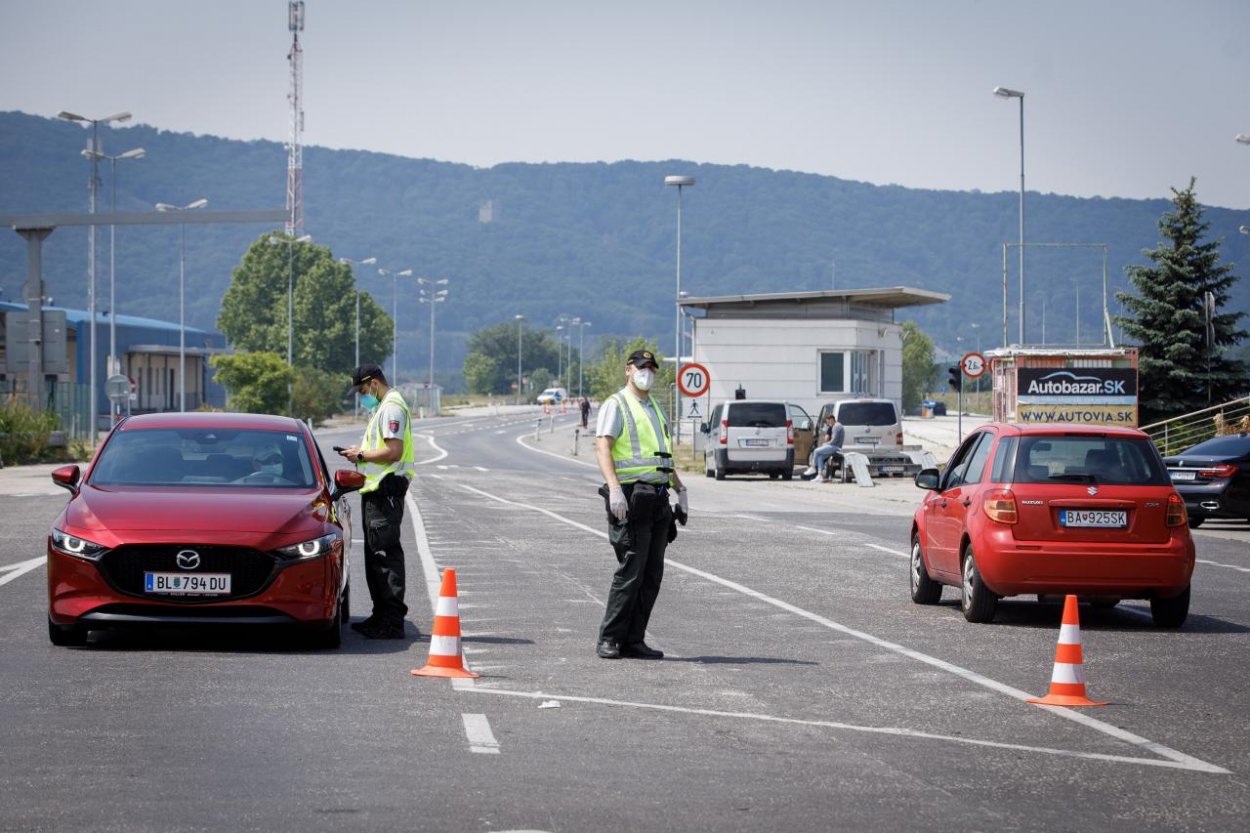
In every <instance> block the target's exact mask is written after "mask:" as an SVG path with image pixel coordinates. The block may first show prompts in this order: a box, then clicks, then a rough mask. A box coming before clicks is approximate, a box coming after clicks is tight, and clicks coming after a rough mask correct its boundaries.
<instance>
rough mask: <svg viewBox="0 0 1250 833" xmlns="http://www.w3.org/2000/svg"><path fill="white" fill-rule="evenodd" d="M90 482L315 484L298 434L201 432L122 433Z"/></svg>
mask: <svg viewBox="0 0 1250 833" xmlns="http://www.w3.org/2000/svg"><path fill="white" fill-rule="evenodd" d="M89 482H90V483H91V484H92V485H96V486H189V485H196V486H220V487H225V488H229V487H249V488H250V487H265V488H286V489H296V488H298V489H309V488H312V487H314V486H316V485H317V479H316V476H315V475H314V473H313V462H312V460H311V459H310V458H309V456H308V452H307V449H306V448H305V446H304V443H303V442H302V440H301V437H300V435H299V434H296V433H292V432H287V431H250V430H221V429H205V428H195V429H177V430H176V429H172V428H145V429H140V430H126V429H124V428H123V429H122V430H120V431H118V432H117V433H116V434H114V435H113V437H112V438H111V439H110V440H109V441H108V443H107V444H106V445H105V446H104V448H103V449H102V450H101V451H100V458H99V460H97V461H96V464H95V466H94V468H92V470H91V476H90V479H89Z"/></svg>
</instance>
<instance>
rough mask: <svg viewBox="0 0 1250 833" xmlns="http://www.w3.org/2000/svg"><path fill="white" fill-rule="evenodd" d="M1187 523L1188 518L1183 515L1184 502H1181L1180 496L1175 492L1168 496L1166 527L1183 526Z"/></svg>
mask: <svg viewBox="0 0 1250 833" xmlns="http://www.w3.org/2000/svg"><path fill="white" fill-rule="evenodd" d="M1187 523H1189V518H1188V516H1187V515H1186V514H1185V501H1183V500H1181V496H1180V495H1178V494H1177V493H1176V492H1173V493H1172V494H1170V495H1168V514H1167V525H1168V526H1184V525H1185V524H1187Z"/></svg>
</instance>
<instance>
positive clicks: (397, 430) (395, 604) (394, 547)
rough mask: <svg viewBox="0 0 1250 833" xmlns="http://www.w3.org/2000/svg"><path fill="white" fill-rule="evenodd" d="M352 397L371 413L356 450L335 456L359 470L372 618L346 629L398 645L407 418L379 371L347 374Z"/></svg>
mask: <svg viewBox="0 0 1250 833" xmlns="http://www.w3.org/2000/svg"><path fill="white" fill-rule="evenodd" d="M352 391H354V392H355V393H359V394H360V402H361V404H362V405H364V406H365V407H366V408H370V409H372V410H373V413H372V414H371V415H370V417H369V424H368V425H367V426H366V427H365V436H364V439H363V440H361V442H360V445H354V446H351V447H350V448H345V449H343V450H342V451H340V452H339V454H341V455H343V457H345V458H347V459H348V460H350V461H351V462H353V463H355V464H356V465H358V466H361V467H362V470H363V472H364V475H365V485H364V487H363V488H362V489H361V490H360V508H361V513H360V514H361V516H362V523H361V527H362V528H363V531H364V539H365V541H364V544H365V581H366V582H367V584H368V585H369V597H370V598H371V599H372V600H373V614H372V615H371V616H370V617H369V618H368V619H365V620H364V621H363V622H353V623H352V628H353V629H354V630H357V631H360V633H362V634H364V636H365V637H366V638H368V639H403V638H404V617H405V616H406V615H407V613H408V606H407V605H405V604H404V583H405V575H404V573H405V571H404V549H403V547H401V546H400V545H399V534H400V531H401V529H402V527H403V522H404V494H405V493H406V492H407V491H408V482H409V480H410V479H411V478H412V476H413V472H414V468H413V448H412V413H411V412H410V411H409V410H408V403H407V402H405V401H404V397H403V396H402V395H401V394H400V393H399V391H397V390H395V389H394V388H392V387H390V386H389V385H387V383H386V377H385V376H383V375H382V368H380V367H378V366H377V365H376V364H362V365H360V366H359V367H357V368H356V369H355V370H354V371H352Z"/></svg>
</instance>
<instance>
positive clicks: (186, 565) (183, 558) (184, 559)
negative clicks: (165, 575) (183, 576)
mask: <svg viewBox="0 0 1250 833" xmlns="http://www.w3.org/2000/svg"><path fill="white" fill-rule="evenodd" d="M174 560H175V561H177V562H178V566H179V567H181V568H182V569H184V570H194V569H196V568H197V567H199V566H200V554H199V553H198V552H196V551H195V550H179V551H178V554H177V555H176V556H174Z"/></svg>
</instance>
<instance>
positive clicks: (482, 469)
mask: <svg viewBox="0 0 1250 833" xmlns="http://www.w3.org/2000/svg"><path fill="white" fill-rule="evenodd" d="M473 468H475V469H477V470H478V471H490V469H488V468H486V467H485V466H474V467H473Z"/></svg>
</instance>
